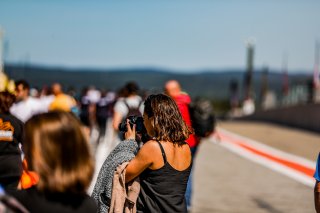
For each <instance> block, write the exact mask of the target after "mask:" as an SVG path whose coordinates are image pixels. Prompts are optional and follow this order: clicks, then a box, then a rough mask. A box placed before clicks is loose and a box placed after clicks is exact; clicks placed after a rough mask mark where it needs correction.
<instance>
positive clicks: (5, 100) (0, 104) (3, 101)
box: [0, 91, 16, 114]
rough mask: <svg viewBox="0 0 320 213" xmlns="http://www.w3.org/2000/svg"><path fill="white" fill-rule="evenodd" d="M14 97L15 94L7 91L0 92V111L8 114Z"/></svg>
mask: <svg viewBox="0 0 320 213" xmlns="http://www.w3.org/2000/svg"><path fill="white" fill-rule="evenodd" d="M15 99H16V98H15V96H14V95H13V94H11V93H10V92H8V91H4V92H0V113H4V114H8V113H9V112H10V107H11V106H12V104H13V103H14V101H15Z"/></svg>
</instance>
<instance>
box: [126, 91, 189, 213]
mask: <svg viewBox="0 0 320 213" xmlns="http://www.w3.org/2000/svg"><path fill="white" fill-rule="evenodd" d="M143 120H144V126H145V128H146V130H147V133H148V135H149V137H150V138H152V139H151V140H149V141H147V142H146V143H145V144H144V145H143V146H142V148H141V149H140V150H139V151H138V153H137V155H136V156H135V158H133V159H132V160H131V161H130V162H129V164H128V166H127V168H126V182H130V181H131V180H133V179H134V178H135V177H137V176H139V177H140V184H141V189H140V193H139V197H138V200H137V212H187V208H186V202H185V197H184V195H185V191H186V187H187V182H188V178H189V174H190V171H191V164H192V160H191V152H190V148H189V145H188V144H187V143H186V142H185V140H186V139H187V138H188V137H189V135H190V133H191V132H190V130H189V128H188V127H187V125H186V124H185V122H184V121H183V119H182V116H181V114H180V112H179V109H178V107H177V105H176V103H175V102H174V100H172V99H171V98H170V97H169V96H167V95H164V94H158V95H150V96H149V97H148V98H147V99H146V100H145V103H144V114H143ZM127 128H128V130H127V132H126V133H125V138H126V140H135V139H136V131H135V129H136V126H135V125H134V126H133V128H131V126H130V124H129V123H128V124H127Z"/></svg>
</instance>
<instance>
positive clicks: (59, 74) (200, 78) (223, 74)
mask: <svg viewBox="0 0 320 213" xmlns="http://www.w3.org/2000/svg"><path fill="white" fill-rule="evenodd" d="M5 72H6V73H7V74H8V76H9V77H10V78H12V79H14V80H18V79H26V80H27V81H28V82H30V84H31V86H32V87H38V88H41V87H42V86H44V85H47V86H49V85H51V84H52V83H54V82H60V83H61V84H62V85H63V86H64V88H65V89H67V88H70V87H74V88H75V89H77V90H78V91H80V89H81V88H83V87H85V86H90V85H94V86H96V87H97V88H104V89H111V90H118V89H120V88H121V87H122V86H123V85H124V84H125V83H126V82H127V81H136V82H137V83H138V84H139V86H140V87H141V88H142V89H145V90H151V91H152V92H161V91H162V88H163V85H164V83H165V82H166V81H167V80H170V79H176V80H178V81H179V82H180V83H181V85H182V87H183V89H184V90H185V91H186V92H188V93H189V94H190V95H191V96H193V97H195V96H203V97H208V98H211V99H220V100H222V99H228V97H229V84H230V81H231V80H236V81H238V83H239V89H240V91H241V90H242V84H243V76H244V70H241V69H238V70H221V71H219V70H206V71H199V72H195V73H192V74H189V73H177V72H173V71H171V70H165V69H154V68H141V69H137V68H135V69H106V70H96V69H68V68H54V67H44V66H43V67H42V66H32V65H28V66H21V65H6V66H5ZM282 78H283V76H282V74H280V73H279V72H274V71H270V72H269V88H270V89H272V90H274V91H275V92H276V93H278V94H279V93H280V92H281V84H282ZM310 78H311V76H309V75H306V74H295V75H290V76H289V82H290V84H305V83H306V82H307V80H308V79H310ZM253 82H254V89H255V93H256V95H259V94H260V82H261V72H254V75H253ZM240 94H241V93H240Z"/></svg>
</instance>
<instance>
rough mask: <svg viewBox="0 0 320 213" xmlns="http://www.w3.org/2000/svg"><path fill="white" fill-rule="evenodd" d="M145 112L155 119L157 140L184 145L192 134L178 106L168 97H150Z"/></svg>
mask: <svg viewBox="0 0 320 213" xmlns="http://www.w3.org/2000/svg"><path fill="white" fill-rule="evenodd" d="M144 112H145V113H146V115H147V116H148V117H149V118H151V117H153V124H152V125H153V128H154V132H155V135H154V136H155V138H156V139H157V140H164V141H170V142H172V143H174V144H178V145H182V144H184V141H185V140H186V139H188V138H189V135H190V134H191V133H192V131H191V130H190V129H189V128H188V126H187V125H186V123H185V122H184V120H183V119H182V116H181V113H180V111H179V109H178V106H177V104H176V103H175V101H174V100H172V98H170V97H169V96H167V95H164V94H157V95H150V96H149V97H148V98H147V99H146V100H145V102H144Z"/></svg>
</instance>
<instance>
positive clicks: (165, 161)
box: [157, 140, 167, 164]
mask: <svg viewBox="0 0 320 213" xmlns="http://www.w3.org/2000/svg"><path fill="white" fill-rule="evenodd" d="M157 142H158V144H159V146H160V149H161V153H162V157H163V161H164V163H165V164H166V163H167V156H166V153H165V152H164V149H163V147H162V145H161V143H160V141H158V140H157Z"/></svg>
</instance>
